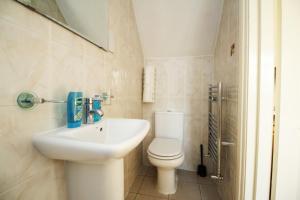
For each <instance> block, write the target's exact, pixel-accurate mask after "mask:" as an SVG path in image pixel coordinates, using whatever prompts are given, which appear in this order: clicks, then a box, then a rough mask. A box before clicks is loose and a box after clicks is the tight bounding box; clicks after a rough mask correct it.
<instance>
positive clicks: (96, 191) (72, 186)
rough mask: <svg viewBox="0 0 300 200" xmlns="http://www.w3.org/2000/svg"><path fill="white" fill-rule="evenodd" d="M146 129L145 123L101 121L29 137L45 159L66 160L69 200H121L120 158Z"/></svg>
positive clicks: (134, 145)
mask: <svg viewBox="0 0 300 200" xmlns="http://www.w3.org/2000/svg"><path fill="white" fill-rule="evenodd" d="M149 129H150V123H149V122H148V121H146V120H138V119H104V120H102V121H101V122H98V123H95V124H91V125H83V126H81V127H80V128H75V129H69V128H66V127H62V128H58V129H54V130H50V131H46V132H42V133H40V134H37V135H35V136H34V137H33V144H34V146H35V147H36V148H37V149H38V150H39V151H40V152H41V153H42V154H43V155H45V156H46V157H49V158H52V159H60V160H66V164H65V172H66V179H67V187H68V188H67V189H68V193H69V199H70V200H82V199H89V200H99V199H103V200H124V174H123V170H124V169H123V157H124V156H125V155H126V154H128V153H129V152H130V151H131V150H133V149H134V148H135V147H136V146H138V144H139V143H140V142H141V141H142V140H143V139H144V137H145V136H146V135H147V133H148V131H149ZM87 182H88V183H89V184H88V185H87V184H86V183H87Z"/></svg>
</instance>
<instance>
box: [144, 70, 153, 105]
mask: <svg viewBox="0 0 300 200" xmlns="http://www.w3.org/2000/svg"><path fill="white" fill-rule="evenodd" d="M155 77H156V69H155V67H154V66H147V67H145V68H144V81H143V102H145V103H154V101H155Z"/></svg>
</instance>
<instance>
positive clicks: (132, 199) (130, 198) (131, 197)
mask: <svg viewBox="0 0 300 200" xmlns="http://www.w3.org/2000/svg"><path fill="white" fill-rule="evenodd" d="M135 198H136V194H135V193H129V194H128V195H127V197H126V199H125V200H135Z"/></svg>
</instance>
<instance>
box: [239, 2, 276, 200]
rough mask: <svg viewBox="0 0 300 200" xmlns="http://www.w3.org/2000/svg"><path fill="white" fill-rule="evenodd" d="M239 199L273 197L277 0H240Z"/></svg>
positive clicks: (260, 199) (261, 199)
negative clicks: (271, 189)
mask: <svg viewBox="0 0 300 200" xmlns="http://www.w3.org/2000/svg"><path fill="white" fill-rule="evenodd" d="M239 10H240V12H239V14H240V17H239V19H240V34H239V35H240V47H241V48H240V52H239V53H240V55H241V56H240V66H241V68H240V69H241V70H240V80H239V83H240V84H239V86H240V88H239V91H240V92H239V115H240V116H239V127H238V128H239V133H240V144H239V160H240V163H239V181H238V183H239V184H238V192H237V198H236V199H240V200H254V199H257V200H267V199H269V198H270V187H271V184H270V182H271V173H272V141H273V136H272V131H273V108H274V102H273V101H274V67H275V34H274V32H275V31H274V30H275V1H273V0H241V1H240V5H239Z"/></svg>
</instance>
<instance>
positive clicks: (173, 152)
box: [147, 138, 183, 160]
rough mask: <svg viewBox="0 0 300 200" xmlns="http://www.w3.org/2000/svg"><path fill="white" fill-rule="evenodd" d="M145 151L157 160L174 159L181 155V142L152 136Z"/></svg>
mask: <svg viewBox="0 0 300 200" xmlns="http://www.w3.org/2000/svg"><path fill="white" fill-rule="evenodd" d="M147 152H148V155H149V156H151V157H153V158H156V159H159V160H174V159H178V158H180V157H182V156H183V153H182V147H181V143H180V142H179V141H178V140H177V139H170V138H154V139H153V141H152V142H151V144H150V145H149V148H148V151H147Z"/></svg>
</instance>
